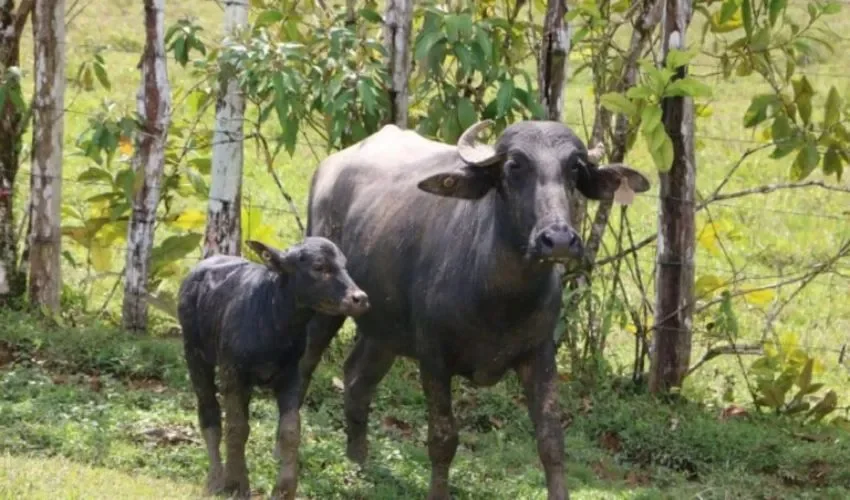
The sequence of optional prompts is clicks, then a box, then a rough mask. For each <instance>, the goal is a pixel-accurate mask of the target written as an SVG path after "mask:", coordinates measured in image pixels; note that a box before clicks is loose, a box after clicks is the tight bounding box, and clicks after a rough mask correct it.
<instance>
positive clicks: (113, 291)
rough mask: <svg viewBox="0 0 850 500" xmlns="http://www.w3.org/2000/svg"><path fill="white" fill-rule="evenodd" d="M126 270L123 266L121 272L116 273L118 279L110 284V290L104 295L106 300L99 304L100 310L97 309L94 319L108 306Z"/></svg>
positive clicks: (101, 314)
mask: <svg viewBox="0 0 850 500" xmlns="http://www.w3.org/2000/svg"><path fill="white" fill-rule="evenodd" d="M126 270H127V268H126V267H124V268H123V269H121V272H120V273H118V279H117V280H115V284H114V285H112V290H110V291H109V293H108V294H107V295H106V300H104V301H103V305H102V306H100V311H98V313H97V314H96V315H95V319H98V318H100V317H101V316H103V314H104V313H105V312H106V308H107V307H109V303H110V302H112V297H114V296H115V292H116V291H117V290H118V286H119V285H120V284H121V281H122V280H123V279H124V271H126Z"/></svg>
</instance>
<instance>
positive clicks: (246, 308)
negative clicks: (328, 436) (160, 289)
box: [178, 237, 369, 498]
mask: <svg viewBox="0 0 850 500" xmlns="http://www.w3.org/2000/svg"><path fill="white" fill-rule="evenodd" d="M248 245H249V246H250V247H251V248H252V249H253V250H254V251H255V252H257V254H259V255H260V256H261V257H262V259H263V262H264V264H265V265H264V266H263V265H260V264H255V263H253V262H250V261H248V260H246V259H243V258H240V257H232V256H223V255H217V256H213V257H210V258H207V259H205V260H204V261H202V262H201V263H200V264H198V265H197V266H196V267H195V268H194V269H193V270H192V271H191V272H190V273H189V275H188V276H187V277H186V279H185V280H184V282H183V284H182V285H181V287H180V295H179V305H178V317H179V320H180V325H181V327H182V329H183V344H184V353H185V357H186V363H187V365H188V369H189V376H190V378H191V380H192V386H193V388H194V390H195V395H196V396H197V398H198V420H199V423H200V428H201V430H202V432H203V436H204V440H205V442H206V446H207V453H208V455H209V460H210V468H209V476H208V478H207V492H208V493H211V494H214V493H218V492H222V491H223V492H226V493H231V494H234V493H235V494H237V495H238V496H247V495H248V494H249V491H250V489H249V485H248V468H247V466H246V464H245V443H246V441H247V440H248V433H249V425H248V405H249V402H250V397H251V392H252V389H253V387H254V386H260V387H268V388H271V389H272V391H274V393H275V395H276V397H277V404H278V411H279V421H278V432H277V443H276V445H275V456H276V457H278V458H279V459H280V461H281V464H280V473H279V476H278V478H277V483H276V485H275V488H274V492H273V495H274V496H279V497H283V498H295V491H296V489H297V459H298V446H299V443H300V439H301V438H300V433H301V422H300V416H299V411H298V406H299V405H298V388H299V385H300V377H299V373H298V359H299V358H300V357H301V355H302V354H303V352H304V347H305V344H306V325H307V322H308V321H309V320H310V319H311V318H312V317H313V315H314V314H315V312H316V311H319V312H322V313H324V314H332V315H343V316H357V315H359V314H362V313H363V312H365V311H366V310H368V309H369V300H368V297H367V295H366V294H365V293H364V292H363V291H362V290H360V288H359V287H358V286H357V285H356V284H355V283H354V282H353V281H352V279H351V277H350V276H349V275H348V272H347V271H346V268H345V265H346V261H345V257H344V256H343V254H342V253H341V252H340V250H339V248H338V247H337V246H336V245H334V244H333V243H332V242H330V241H329V240H327V239H325V238H321V237H308V238H306V239H305V240H304V241H303V242H301V243H299V244H298V245H295V246H293V247H290V248H289V249H287V250H285V251H280V250H276V249H274V248H270V247H268V246H266V245H264V244H262V243H259V242H256V241H249V242H248ZM216 366H218V368H219V382H220V385H221V393H222V397H223V404H224V408H225V411H226V419H225V433H224V435H225V441H226V448H227V460H226V461H225V464H224V465H223V466H222V461H221V455H220V452H219V445H220V442H221V436H222V429H221V407H220V406H219V403H218V400H217V399H216V392H217V387H216V382H215V368H216Z"/></svg>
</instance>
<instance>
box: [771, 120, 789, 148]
mask: <svg viewBox="0 0 850 500" xmlns="http://www.w3.org/2000/svg"><path fill="white" fill-rule="evenodd" d="M770 135H771V137H773V142H776V143H780V142H783V141H786V140H788V136H790V135H791V124H790V123H789V122H788V118H787V117H786V116H785V115H776V118H774V119H773V125H772V126H771V129H770Z"/></svg>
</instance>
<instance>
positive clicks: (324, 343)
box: [298, 314, 345, 406]
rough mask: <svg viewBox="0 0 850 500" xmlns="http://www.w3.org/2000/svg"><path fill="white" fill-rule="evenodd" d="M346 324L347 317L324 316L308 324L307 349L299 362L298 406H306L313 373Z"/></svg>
mask: <svg viewBox="0 0 850 500" xmlns="http://www.w3.org/2000/svg"><path fill="white" fill-rule="evenodd" d="M344 322H345V316H326V315H324V314H316V315H315V316H314V317H313V319H311V320H310V322H309V323H307V348H306V350H305V351H304V354H303V356H301V360H300V362H299V367H298V368H299V371H300V374H301V376H300V379H301V382H300V383H299V386H300V387H299V396H298V406H301V405H303V404H304V398H305V397H307V391H308V390H309V388H310V382H311V381H312V380H313V372H314V371H316V367H317V366H319V362H320V361H321V360H322V354H324V352H325V350H326V349H327V348H328V346H329V345H330V343H331V340H333V338H334V337H335V336H336V333H337V332H338V331H339V329H340V327H341V326H342V324H343V323H344Z"/></svg>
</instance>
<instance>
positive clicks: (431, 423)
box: [419, 363, 458, 500]
mask: <svg viewBox="0 0 850 500" xmlns="http://www.w3.org/2000/svg"><path fill="white" fill-rule="evenodd" d="M419 375H420V377H421V379H422V389H423V391H424V392H425V399H426V401H427V404H428V457H429V458H430V459H431V486H430V488H429V489H428V499H429V500H444V499H448V498H450V497H449V468H450V467H451V464H452V460H454V457H455V453H456V452H457V445H458V435H457V426H456V425H455V420H454V415H452V385H451V376H449V375H447V374H445V373H443V372H442V371H437V370H431V369H429V368H426V367H425V366H423V364H422V363H420V364H419Z"/></svg>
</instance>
